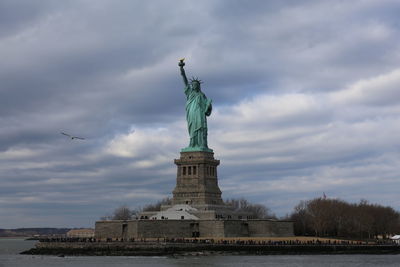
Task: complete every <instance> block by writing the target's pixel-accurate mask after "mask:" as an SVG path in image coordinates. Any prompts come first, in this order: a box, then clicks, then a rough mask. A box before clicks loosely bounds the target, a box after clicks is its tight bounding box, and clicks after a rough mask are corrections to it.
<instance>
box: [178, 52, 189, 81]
mask: <svg viewBox="0 0 400 267" xmlns="http://www.w3.org/2000/svg"><path fill="white" fill-rule="evenodd" d="M184 60H185V58H182V59H180V60H179V64H178V66H179V67H180V68H181V75H182V78H183V82H184V83H185V86H188V84H189V82H188V79H187V77H186V73H185V70H184V69H183V66H185V62H183V61H184Z"/></svg>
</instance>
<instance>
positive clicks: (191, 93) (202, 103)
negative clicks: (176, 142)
mask: <svg viewBox="0 0 400 267" xmlns="http://www.w3.org/2000/svg"><path fill="white" fill-rule="evenodd" d="M178 66H179V67H180V70H181V75H182V77H183V82H184V84H185V94H186V121H187V125H188V132H189V136H190V143H189V146H188V147H186V148H184V149H182V152H189V151H207V152H212V149H209V148H208V145H207V129H208V128H207V118H206V116H210V115H211V111H212V105H211V102H212V101H211V99H209V98H207V97H206V96H205V94H204V93H203V92H202V91H201V88H200V84H201V81H200V80H198V79H191V81H190V83H189V81H188V79H187V77H186V74H185V70H184V69H183V66H185V63H184V62H183V59H181V60H180V62H179V64H178Z"/></svg>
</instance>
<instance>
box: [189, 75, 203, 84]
mask: <svg viewBox="0 0 400 267" xmlns="http://www.w3.org/2000/svg"><path fill="white" fill-rule="evenodd" d="M190 82H191V83H192V82H197V83H199V84H202V83H203V82H202V81H201V80H199V78H197V77H192V78H191V79H190Z"/></svg>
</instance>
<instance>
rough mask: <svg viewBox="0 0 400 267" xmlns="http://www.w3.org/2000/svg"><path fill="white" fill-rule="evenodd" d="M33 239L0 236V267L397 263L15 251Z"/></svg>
mask: <svg viewBox="0 0 400 267" xmlns="http://www.w3.org/2000/svg"><path fill="white" fill-rule="evenodd" d="M34 244H35V241H24V240H23V239H0V267H11V266H12V267H15V266H18V267H19V266H33V267H50V266H55V267H63V266H76V267H88V266H93V267H95V266H96V267H97V266H98V267H103V266H122V267H124V266H155V267H158V266H177V267H180V266H182V267H186V266H189V267H197V266H279V267H288V266H307V267H314V266H323V267H331V266H332V267H339V266H346V267H348V266H360V267H361V266H362V267H371V266H389V267H391V266H396V267H399V266H400V255H302V256H296V255H293V256H287V255H285V256H198V257H195V256H191V257H177V258H173V257H64V258H61V257H54V256H29V255H19V254H18V253H19V252H21V251H23V250H26V249H29V248H30V247H33V246H34Z"/></svg>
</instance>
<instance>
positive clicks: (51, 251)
mask: <svg viewBox="0 0 400 267" xmlns="http://www.w3.org/2000/svg"><path fill="white" fill-rule="evenodd" d="M214 253H215V254H225V253H227V254H253V255H276V254H400V246H398V245H388V244H385V245H359V244H357V245H354V244H350V245H349V244H347V245H340V244H335V245H332V244H322V245H321V244H301V245H298V244H291V245H280V244H278V245H270V244H261V245H260V244H216V243H214V244H213V243H169V242H39V243H37V244H36V247H35V248H33V249H30V250H28V251H25V252H23V253H22V254H31V255H74V256H81V255H82V256H83V255H86V256H161V255H177V254H178V255H179V254H204V255H207V254H214Z"/></svg>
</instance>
